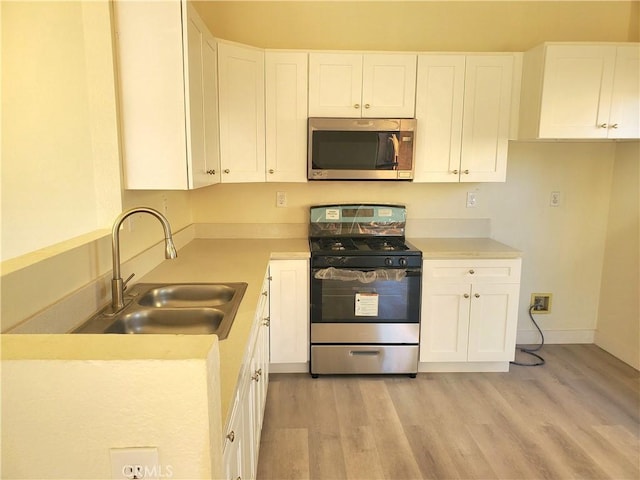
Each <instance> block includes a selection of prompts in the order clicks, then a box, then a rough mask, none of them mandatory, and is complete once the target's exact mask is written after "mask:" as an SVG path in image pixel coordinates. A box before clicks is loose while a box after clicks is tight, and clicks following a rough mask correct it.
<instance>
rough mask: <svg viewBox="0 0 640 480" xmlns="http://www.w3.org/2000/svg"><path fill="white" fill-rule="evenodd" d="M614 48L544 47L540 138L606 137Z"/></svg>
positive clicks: (592, 46)
mask: <svg viewBox="0 0 640 480" xmlns="http://www.w3.org/2000/svg"><path fill="white" fill-rule="evenodd" d="M615 54H616V47H613V46H605V45H602V46H599V45H585V46H581V45H548V46H547V47H546V51H545V59H544V79H543V85H542V101H541V107H540V132H539V135H540V138H607V135H608V128H607V126H608V124H609V111H610V102H611V94H610V92H611V88H612V85H613V72H614V66H615Z"/></svg>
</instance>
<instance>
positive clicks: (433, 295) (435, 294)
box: [420, 282, 470, 362]
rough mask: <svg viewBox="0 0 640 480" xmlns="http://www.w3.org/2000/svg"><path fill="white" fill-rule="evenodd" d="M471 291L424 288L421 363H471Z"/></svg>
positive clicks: (452, 286)
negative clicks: (469, 347) (469, 340)
mask: <svg viewBox="0 0 640 480" xmlns="http://www.w3.org/2000/svg"><path fill="white" fill-rule="evenodd" d="M469 291H470V287H469V285H468V284H448V285H447V284H444V285H442V284H430V283H426V282H425V283H424V284H423V288H422V302H423V304H422V324H421V327H420V328H421V330H420V361H421V362H465V361H466V360H467V339H468V336H469V302H470V299H469V298H468V297H469ZM465 295H467V298H465Z"/></svg>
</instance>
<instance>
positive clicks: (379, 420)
mask: <svg viewBox="0 0 640 480" xmlns="http://www.w3.org/2000/svg"><path fill="white" fill-rule="evenodd" d="M358 382H359V384H360V390H361V392H362V398H363V401H364V402H363V403H364V405H363V407H364V408H365V410H366V411H367V415H368V416H369V420H370V423H371V429H372V432H373V436H374V439H375V443H376V448H377V450H378V455H379V458H380V463H381V465H382V469H383V472H384V474H385V478H389V479H395V478H404V479H407V480H409V479H417V478H421V473H420V468H419V467H418V464H417V463H416V461H415V459H414V457H413V454H412V453H411V447H410V445H409V442H408V440H407V437H406V435H405V434H404V430H403V428H402V424H401V423H400V419H399V418H398V415H397V412H396V410H395V408H394V406H393V401H392V400H391V397H390V396H389V392H388V391H387V386H386V384H385V382H384V380H369V379H362V380H359V381H358Z"/></svg>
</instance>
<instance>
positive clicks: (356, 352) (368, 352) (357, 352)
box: [349, 350, 380, 356]
mask: <svg viewBox="0 0 640 480" xmlns="http://www.w3.org/2000/svg"><path fill="white" fill-rule="evenodd" d="M349 355H373V356H375V355H380V350H350V351H349Z"/></svg>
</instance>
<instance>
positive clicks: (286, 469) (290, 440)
mask: <svg viewBox="0 0 640 480" xmlns="http://www.w3.org/2000/svg"><path fill="white" fill-rule="evenodd" d="M309 464H310V463H309V443H308V430H307V429H306V428H276V429H274V430H273V431H272V432H270V435H268V438H265V436H264V435H263V438H262V440H261V442H260V457H259V461H258V474H257V478H272V479H282V480H287V479H292V480H293V479H300V480H304V479H310V478H311V476H310V474H309Z"/></svg>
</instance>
